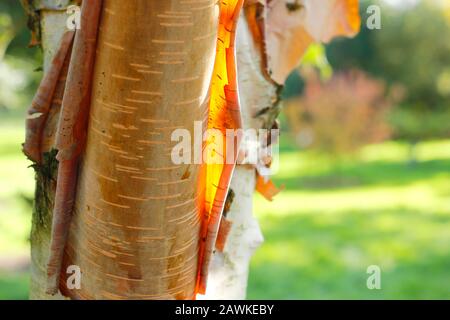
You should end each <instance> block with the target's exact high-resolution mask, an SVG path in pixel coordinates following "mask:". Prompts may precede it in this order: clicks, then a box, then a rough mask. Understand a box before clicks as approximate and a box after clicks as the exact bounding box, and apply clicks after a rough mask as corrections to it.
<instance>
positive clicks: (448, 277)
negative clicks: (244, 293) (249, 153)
mask: <svg viewBox="0 0 450 320" xmlns="http://www.w3.org/2000/svg"><path fill="white" fill-rule="evenodd" d="M373 2H376V1H365V2H363V3H364V5H363V6H362V13H363V17H366V15H365V14H364V12H365V8H366V7H367V5H369V4H370V3H373ZM385 2H389V6H388V7H389V8H390V9H389V10H391V11H392V12H391V11H388V13H387V14H388V15H389V16H395V12H396V10H405V12H406V13H404V14H403V13H402V14H400V15H399V16H401V17H402V19H404V18H405V17H404V16H405V14H406V15H410V16H412V17H415V15H414V14H417V11H419V12H421V13H422V15H425V14H424V12H425V11H424V10H423V8H420V7H418V8H416V9H414V4H411V3H415V4H417V3H418V2H417V1H409V2H408V5H405V7H402V6H400V5H399V3H401V2H400V1H394V0H389V1H385ZM431 2H433V3H435V2H436V3H437V2H439V1H431V0H430V1H422V3H425V4H430V3H431ZM377 3H378V2H377ZM422 3H420V4H419V5H422ZM380 4H381V3H380ZM386 6H387V5H386ZM398 6H400V8H397V7H398ZM408 10H410V11H411V12H409V11H408ZM433 10H434V9H433ZM439 10H440V11H442V12H444V11H443V10H442V7H439ZM449 12H450V11H449ZM447 14H448V13H447ZM425 16H426V15H425ZM443 16H445V15H443ZM398 19H400V18H398ZM398 19H397V20H396V19H391V20H388V21H387V23H388V25H390V26H392V29H389V32H394V31H395V30H397V31H398V30H399V29H401V26H402V25H403V22H404V21H403V22H402V23H400V22H399V21H400V20H398ZM434 20H438V19H434ZM407 21H412V22H410V23H409V24H408V27H405V29H406V31H405V32H406V33H407V32H411V31H408V30H410V29H411V30H413V33H414V32H416V31H415V30H417V29H414V28H415V27H414V23H416V24H417V18H414V19H412V20H411V19H410V20H407ZM389 23H390V24H389ZM25 24H26V19H25V17H24V16H23V13H22V12H21V10H20V7H19V5H18V1H16V0H6V1H2V2H1V3H0V31H1V36H0V299H27V297H28V287H29V278H28V266H29V242H28V237H29V232H30V221H31V207H32V199H33V192H34V191H33V190H34V174H33V169H32V168H29V166H30V165H31V163H30V162H29V161H27V160H26V159H25V157H24V156H23V155H22V153H21V143H23V140H24V120H23V118H24V110H25V108H26V107H27V105H28V103H29V101H30V100H31V98H32V95H33V92H34V90H35V88H36V85H37V82H38V79H39V77H40V76H42V73H41V72H39V71H37V72H35V71H34V70H36V69H37V70H39V69H40V66H41V65H40V57H39V56H40V53H39V50H38V49H27V48H26V44H27V41H28V40H29V34H28V31H27V30H26V27H25ZM394 26H396V28H398V29H394ZM416 27H417V28H419V29H426V28H424V27H423V25H421V24H420V23H419V24H417V26H416ZM430 28H431V29H432V27H430ZM449 30H450V29H449ZM430 32H431V31H430ZM435 33H438V34H439V37H440V39H441V41H442V42H448V41H449V40H448V37H447V38H445V36H444V35H443V34H445V32H443V31H442V30H437V31H436V30H435ZM435 33H432V34H433V35H434V34H435ZM380 34H381V32H380ZM446 34H450V33H446ZM8 35H9V36H8ZM370 37H372V33H370V32H369V31H368V30H363V32H362V35H361V36H358V38H356V39H354V40H340V41H337V42H334V43H333V44H331V45H330V46H328V47H327V48H326V52H321V50H322V51H323V50H324V49H323V47H316V48H315V50H316V53H315V54H312V56H313V57H312V58H311V59H309V62H311V65H312V66H313V69H314V70H316V71H317V72H318V73H320V74H321V76H323V78H324V79H325V80H324V79H322V80H321V81H326V79H327V78H330V77H333V76H332V75H331V73H332V72H338V71H339V70H340V69H351V68H358V69H359V70H364V72H366V73H368V74H370V75H371V76H374V77H375V76H376V77H379V78H380V77H381V78H382V79H383V81H384V82H383V83H384V85H385V86H386V88H389V87H391V86H394V85H398V84H401V85H403V86H404V87H405V88H404V90H403V91H407V90H408V89H409V90H410V91H412V92H414V94H409V95H408V94H406V95H405V94H403V95H402V99H401V100H395V108H393V109H394V110H395V112H392V113H391V115H392V116H391V117H390V119H393V120H392V122H391V126H393V130H392V132H391V133H390V139H382V140H381V141H371V140H370V141H369V140H367V141H366V140H364V141H361V143H360V144H358V146H357V147H354V148H351V149H352V150H350V151H348V150H347V148H343V149H342V148H341V149H342V150H341V149H340V147H341V146H342V143H341V142H342V141H341V140H342V139H341V140H336V141H334V140H333V139H331V138H330V137H328V136H326V134H325V133H323V136H320V135H316V138H315V139H316V140H319V141H316V142H317V143H318V145H316V144H314V143H309V144H308V143H306V144H305V143H304V142H305V139H304V137H305V135H304V132H302V131H301V130H300V131H298V132H297V131H296V130H295V125H296V123H293V122H292V117H291V114H290V115H289V116H286V115H284V117H283V119H282V124H283V128H284V129H283V130H284V132H283V137H282V139H281V147H280V151H281V154H280V163H281V165H280V170H279V172H278V173H277V174H276V176H275V177H274V182H275V183H276V184H277V185H284V186H285V190H284V191H283V192H282V193H281V194H279V195H278V196H277V197H276V199H275V200H274V201H273V202H267V201H266V200H264V199H263V198H262V197H261V196H259V195H255V214H256V215H257V217H258V219H259V221H260V225H261V228H262V230H263V233H264V236H265V239H266V242H265V243H264V244H263V246H262V247H261V248H260V249H259V250H258V251H257V252H256V255H255V257H254V259H253V260H252V266H251V272H250V281H249V298H251V299H268V298H269V299H432V298H441V299H450V254H449V253H450V139H449V137H450V135H449V133H450V132H449V130H448V126H447V125H448V123H447V121H438V118H439V119H446V118H445V117H446V115H447V112H448V110H450V90H449V91H448V92H447V91H446V90H448V88H450V64H449V63H448V60H447V57H446V56H445V55H443V54H442V55H438V54H437V53H435V52H433V50H431V49H430V48H432V47H433V46H428V47H426V48H425V49H426V50H428V51H429V52H431V53H430V54H431V55H433V54H435V56H434V57H431V58H430V57H428V56H422V58H421V59H419V61H415V62H411V65H408V66H407V67H406V68H404V67H402V70H403V69H404V70H403V72H404V74H403V78H401V77H400V76H398V74H400V71H398V72H393V71H392V68H394V67H395V66H398V65H399V63H400V65H401V64H402V60H404V59H407V58H406V57H405V56H403V57H397V55H398V50H400V52H403V54H405V53H407V52H409V53H411V52H413V49H414V48H416V47H417V49H418V50H417V51H418V52H419V51H420V52H422V50H423V49H424V48H422V47H421V46H420V43H418V42H415V43H410V46H411V50H410V51H408V50H409V49H407V48H404V47H405V46H406V44H404V43H401V41H399V40H398V39H397V40H396V38H395V37H394V36H391V38H392V39H390V38H389V37H388V36H386V38H381V39H378V40H377V41H379V42H376V41H375V40H373V39H372V40H371V39H370ZM424 37H425V36H424ZM405 38H406V36H402V38H401V39H403V40H404V41H405V43H406V40H405ZM428 38H431V39H430V41H431V42H432V41H434V40H433V38H432V37H431V36H429V37H428ZM411 39H414V41H415V38H414V37H413V36H412V37H411ZM383 41H385V42H386V41H387V42H389V41H391V42H390V43H391V44H389V46H387V47H389V48H391V49H392V50H391V51H392V52H393V55H390V56H389V55H388V54H387V53H386V56H387V58H386V59H384V60H383V59H380V57H381V55H382V53H381V51H382V50H381V49H382V48H381V49H378V52H377V51H376V48H374V45H373V44H374V43H375V44H376V43H380V42H383ZM394 42H399V43H400V44H399V48H397V51H396V48H395V43H394ZM383 43H384V42H383ZM367 44H369V45H367ZM435 47H437V45H436V46H435ZM442 47H443V48H441V49H442V50H441V52H446V51H445V50H447V49H449V48H450V45H447V46H444V45H442ZM368 50H369V51H370V50H372V51H370V52H368ZM313 51H314V50H313ZM386 51H387V49H386ZM449 52H450V51H449ZM313 53H314V52H313ZM325 55H326V56H325ZM358 55H359V56H358ZM410 55H411V56H414V55H412V54H410ZM448 56H449V57H450V54H449V55H448ZM361 57H362V58H361ZM327 58H328V60H329V61H330V63H329V62H328V61H326V62H325V63H324V59H325V60H327ZM432 58H433V59H432ZM427 59H429V60H430V61H431V62H429V63H428V62H426V61H428V60H427ZM306 60H308V59H306ZM367 60H370V61H372V60H373V61H372V62H370V63H369V62H368V61H367ZM375 60H376V61H375ZM374 61H375V62H376V63H377V64H375V62H374ZM383 61H384V62H383ZM399 61H400V62H399ZM307 62H308V61H305V64H308V63H307ZM432 62H433V63H436V64H437V66H436V67H435V68H434V69H433V68H431V64H432ZM371 63H372V64H371ZM383 63H385V64H386V65H385V66H384V68H385V69H386V70H385V71H386V72H385V73H381V72H379V70H381V69H382V68H383ZM396 63H397V64H396ZM413 63H416V64H418V65H412V64H413ZM421 63H426V64H425V65H421ZM392 65H393V66H392ZM427 65H428V67H427ZM433 66H434V65H433ZM439 66H440V67H439ZM398 68H400V67H398ZM427 69H433V70H432V72H434V73H435V76H433V78H432V79H431V80H432V81H434V82H433V86H434V83H437V85H436V86H434V87H436V88H437V89H436V90H439V92H437V91H436V92H434V91H433V90H434V89H433V88H434V87H433V88H431V89H430V88H428V89H427V87H426V86H427V85H428V84H429V82H430V81H431V80H430V79H428V81H423V82H422V83H420V81H419V80H420V79H419V80H417V81H416V82H412V83H409V82H408V81H409V80H408V79H409V77H411V75H410V74H409V73H408V72H410V71H411V70H413V71H414V70H416V71H415V73H416V74H422V75H423V74H427V71H428V70H427ZM374 70H375V71H374ZM389 71H392V73H393V74H389V73H390V72H389ZM446 72H448V79H447V78H446V77H447V74H446ZM438 73H439V74H438ZM306 74H308V73H306ZM412 74H414V72H413V73H412ZM418 78H420V77H419V76H418ZM425 78H426V76H425ZM446 81H448V82H446ZM305 83H306V86H307V85H308V83H311V79H309V78H308V77H307V76H305V72H302V71H300V72H296V73H294V74H293V77H292V79H291V82H290V83H288V86H287V90H286V91H287V93H286V99H287V100H288V101H294V102H295V103H293V104H292V105H290V106H289V109H292V108H293V109H292V110H294V116H299V117H301V116H302V113H301V112H300V111H299V110H301V108H302V106H303V105H304V104H306V102H308V101H309V100H308V101H306V102H305V101H303V100H299V96H302V95H303V90H304V87H305ZM424 83H425V84H424ZM324 88H327V87H324ZM417 88H419V89H420V90H419V89H417ZM424 88H425V89H424ZM416 91H420V93H421V94H415V93H417V92H416ZM435 95H441V96H443V98H442V99H437V98H436V97H435ZM293 97H294V99H292V98H293ZM289 99H291V100H289ZM331 101H333V99H331ZM423 101H425V102H426V101H429V104H426V105H425V107H424V103H423ZM424 110H425V111H424ZM303 111H304V110H303ZM303 111H302V112H303ZM410 111H411V112H410ZM405 112H407V116H404V115H405V114H406V113H405ZM421 112H423V113H421ZM399 114H401V115H402V116H400V117H399V116H398V115H399ZM313 115H314V116H316V118H317V119H319V118H320V117H321V116H323V115H320V114H313ZM435 115H436V116H435ZM433 117H434V118H433ZM320 119H322V118H320ZM399 119H400V120H399ZM404 119H407V120H408V121H403V120H404ZM425 119H429V121H425ZM329 120H330V119H329V117H328V118H327V121H329ZM331 120H334V121H335V122H338V120H337V119H331ZM369 120H370V117H369ZM360 121H368V120H367V119H365V120H364V118H363V119H360ZM402 121H403V122H402ZM426 123H427V125H425V124H426ZM442 123H443V124H442ZM449 123H450V122H449ZM428 124H429V125H428ZM436 124H441V125H439V126H438V125H436ZM308 125H309V126H311V130H314V129H317V128H318V125H317V124H314V123H308ZM335 125H336V124H335ZM339 125H340V126H346V123H339V122H338V125H337V126H336V128H337V129H336V130H335V135H336V136H338V138H339V133H340V132H341V130H340V129H339ZM327 126H328V124H327ZM304 127H305V126H304V124H303V123H302V125H301V126H300V128H304ZM360 134H361V132H358V129H356V128H355V129H354V132H353V139H352V138H351V135H350V138H348V137H347V140H348V139H351V140H352V141H354V140H357V139H356V136H359V135H360ZM299 137H300V138H301V137H303V138H301V139H299ZM306 140H308V139H306ZM325 140H326V141H327V144H322V145H321V144H320V142H321V141H325ZM299 141H300V142H299ZM330 141H331V142H330ZM309 142H311V141H309ZM347 142H348V141H347ZM330 145H333V147H330ZM344 145H345V143H344ZM347 145H348V143H347ZM347 145H346V146H347ZM353 149H354V150H353ZM370 265H378V266H379V267H380V268H381V271H382V279H381V286H382V289H381V290H369V289H367V286H366V280H367V277H368V276H369V275H368V274H367V273H366V270H367V267H369V266H370Z"/></svg>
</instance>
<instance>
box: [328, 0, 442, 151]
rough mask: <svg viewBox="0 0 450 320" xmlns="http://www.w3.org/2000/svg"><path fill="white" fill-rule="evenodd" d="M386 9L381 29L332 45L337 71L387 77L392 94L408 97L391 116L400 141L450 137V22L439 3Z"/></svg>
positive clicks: (331, 55)
mask: <svg viewBox="0 0 450 320" xmlns="http://www.w3.org/2000/svg"><path fill="white" fill-rule="evenodd" d="M374 2H375V3H377V4H379V5H380V7H381V8H382V28H381V30H368V29H367V28H366V27H365V26H363V28H362V32H361V33H360V34H359V35H358V36H357V37H356V38H355V39H353V40H346V39H339V40H337V41H335V42H333V43H332V44H330V45H329V46H328V47H327V56H328V59H329V61H330V64H331V65H332V67H333V69H334V70H337V71H339V70H346V69H349V68H358V69H361V70H364V71H366V72H368V73H369V74H370V75H373V76H375V77H377V78H382V79H384V80H385V81H386V82H387V84H388V87H389V91H390V94H391V95H393V96H397V97H398V98H402V99H401V102H400V103H398V104H397V106H396V107H395V108H394V109H393V110H392V112H391V113H390V123H391V125H392V126H393V128H394V133H395V137H397V138H403V139H408V140H409V141H411V142H413V143H416V142H418V141H420V140H424V139H432V138H441V137H448V136H449V135H450V41H448V35H449V34H450V19H449V18H448V16H446V11H444V10H443V8H442V6H443V5H444V4H443V3H442V2H439V1H432V0H429V1H419V2H417V5H412V6H403V7H396V6H390V5H388V4H386V3H385V2H383V1H378V2H377V1H372V0H371V1H363V3H362V6H361V7H362V8H361V10H362V15H363V16H365V17H366V18H367V16H368V15H367V14H366V8H367V6H368V5H369V4H374Z"/></svg>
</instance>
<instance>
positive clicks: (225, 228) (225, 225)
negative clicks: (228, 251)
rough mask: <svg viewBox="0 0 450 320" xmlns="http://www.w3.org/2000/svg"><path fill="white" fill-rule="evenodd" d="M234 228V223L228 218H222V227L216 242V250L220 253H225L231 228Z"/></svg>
mask: <svg viewBox="0 0 450 320" xmlns="http://www.w3.org/2000/svg"><path fill="white" fill-rule="evenodd" d="M232 226H233V223H232V222H231V221H229V220H227V219H226V218H224V217H222V219H221V220H220V227H219V231H218V233H217V240H216V249H217V251H219V252H223V250H224V249H225V244H226V243H227V238H228V235H229V234H230V231H231V227H232Z"/></svg>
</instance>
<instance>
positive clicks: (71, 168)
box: [47, 0, 102, 295]
mask: <svg viewBox="0 0 450 320" xmlns="http://www.w3.org/2000/svg"><path fill="white" fill-rule="evenodd" d="M101 8H102V0H90V1H83V4H82V7H81V24H82V25H81V29H80V30H78V31H77V32H76V35H75V40H74V46H73V52H72V57H71V61H70V66H69V72H68V77H67V81H66V87H65V91H64V97H63V102H62V109H61V115H60V121H59V128H58V134H57V137H56V147H57V149H58V150H59V152H58V155H57V159H58V160H59V161H60V163H59V167H58V181H57V188H56V195H55V207H54V210H53V223H52V239H51V244H50V256H49V261H48V266H47V276H48V279H47V293H48V294H53V295H54V294H56V293H57V292H58V289H59V282H60V275H61V268H62V259H63V254H64V248H65V246H66V241H67V235H68V232H69V226H70V221H71V216H72V210H73V203H74V201H75V192H76V184H77V172H78V170H77V168H78V157H79V155H80V153H81V151H82V148H83V146H84V143H85V135H86V133H85V132H86V126H87V119H88V116H89V105H90V95H91V81H92V70H93V67H94V59H95V49H96V39H97V32H98V23H99V19H100V12H101Z"/></svg>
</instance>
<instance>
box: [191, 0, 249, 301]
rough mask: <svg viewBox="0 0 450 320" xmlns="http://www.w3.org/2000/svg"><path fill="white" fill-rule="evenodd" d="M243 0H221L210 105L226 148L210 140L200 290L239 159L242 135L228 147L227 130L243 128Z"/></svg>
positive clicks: (211, 118)
mask: <svg viewBox="0 0 450 320" xmlns="http://www.w3.org/2000/svg"><path fill="white" fill-rule="evenodd" d="M243 2H244V1H243V0H228V1H221V2H220V5H221V8H220V18H219V33H218V40H217V48H216V50H217V53H216V62H215V68H214V73H213V80H212V87H211V102H210V106H209V122H208V128H209V129H216V130H220V131H221V132H222V135H223V137H224V138H223V141H222V142H223V143H222V148H220V146H219V145H217V142H215V141H214V140H213V139H211V140H209V141H207V143H206V144H207V146H206V148H207V150H208V152H209V154H208V155H207V165H206V194H205V214H204V218H203V224H202V234H201V244H200V253H199V276H198V284H197V293H200V294H203V293H205V291H206V282H207V279H208V268H209V263H210V261H211V255H212V254H213V250H214V244H215V243H216V238H217V233H218V229H219V223H220V220H221V216H222V212H223V209H224V205H225V200H226V197H227V194H228V189H229V186H230V182H231V177H232V175H233V171H234V168H235V162H234V163H229V161H227V160H229V159H227V156H225V155H230V154H232V155H233V157H234V159H237V154H238V150H239V138H238V137H235V143H234V146H233V147H234V150H227V149H226V143H225V142H226V140H225V139H226V130H227V129H239V128H241V113H240V106H239V96H238V86H237V74H236V57H235V36H236V27H237V21H238V18H239V14H240V11H241V8H242V5H243ZM216 149H218V150H220V149H222V150H221V151H222V152H223V154H224V156H223V160H224V161H223V164H220V163H210V162H211V161H212V159H213V158H214V157H215V153H216V152H217V150H216Z"/></svg>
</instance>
